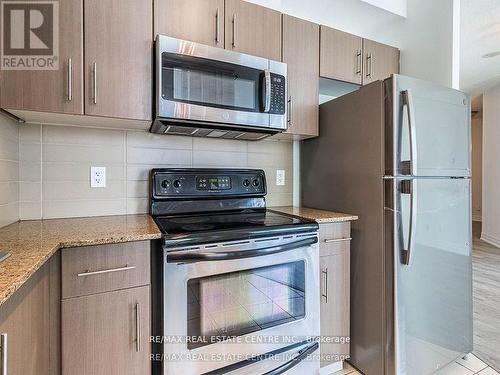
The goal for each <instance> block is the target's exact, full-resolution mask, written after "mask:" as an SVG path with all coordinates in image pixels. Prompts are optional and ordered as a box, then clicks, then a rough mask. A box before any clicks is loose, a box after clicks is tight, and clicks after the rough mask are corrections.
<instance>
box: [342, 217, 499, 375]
mask: <svg viewBox="0 0 500 375" xmlns="http://www.w3.org/2000/svg"><path fill="white" fill-rule="evenodd" d="M473 236H474V244H473V246H474V247H473V258H472V264H473V272H474V273H473V279H474V352H473V354H469V355H468V356H466V357H465V358H463V359H460V360H458V361H456V362H454V363H452V364H450V365H449V366H447V367H446V368H444V369H442V370H440V371H438V372H437V373H436V374H437V375H473V374H480V375H500V372H497V371H496V370H495V368H496V369H498V370H500V351H499V349H498V348H500V308H499V306H500V249H499V248H497V247H494V246H492V245H489V244H487V243H486V242H484V241H481V240H480V236H481V224H480V223H477V222H474V224H473ZM488 364H490V365H491V366H488ZM347 374H351V375H355V374H361V372H359V371H357V370H356V369H355V368H354V367H352V366H351V365H350V364H348V363H345V365H344V369H343V370H341V371H338V372H336V373H335V374H334V375H347Z"/></svg>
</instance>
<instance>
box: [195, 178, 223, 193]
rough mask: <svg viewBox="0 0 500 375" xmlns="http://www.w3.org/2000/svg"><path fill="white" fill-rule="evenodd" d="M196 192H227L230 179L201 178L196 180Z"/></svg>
mask: <svg viewBox="0 0 500 375" xmlns="http://www.w3.org/2000/svg"><path fill="white" fill-rule="evenodd" d="M196 188H197V189H198V190H229V189H231V178H230V177H226V176H203V177H197V178H196Z"/></svg>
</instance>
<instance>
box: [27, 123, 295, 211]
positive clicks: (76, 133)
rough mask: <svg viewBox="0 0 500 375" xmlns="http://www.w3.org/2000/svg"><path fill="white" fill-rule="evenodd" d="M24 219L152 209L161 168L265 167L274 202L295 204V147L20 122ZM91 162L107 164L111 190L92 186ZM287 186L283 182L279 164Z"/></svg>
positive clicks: (282, 143) (271, 202)
mask: <svg viewBox="0 0 500 375" xmlns="http://www.w3.org/2000/svg"><path fill="white" fill-rule="evenodd" d="M20 150H21V155H22V161H21V165H20V171H21V182H20V216H21V219H23V220H26V219H40V218H45V219H47V218H59V217H78V216H98V215H122V214H137V213H147V212H148V211H149V206H148V202H149V189H148V186H149V183H148V181H149V171H150V170H151V169H152V168H158V167H221V168H224V167H232V168H246V167H250V168H262V169H264V171H265V172H266V176H267V183H268V195H267V204H268V205H269V206H280V205H291V204H292V191H293V145H292V143H291V142H286V141H276V140H275V141H267V140H263V141H258V142H246V141H237V140H220V139H209V138H194V137H179V136H169V135H157V134H151V133H147V132H133V131H123V130H105V129H87V128H77V127H64V126H50V125H28V124H25V125H23V126H21V128H20ZM90 166H104V167H106V177H107V181H106V188H94V189H91V188H90V181H89V179H90ZM277 169H284V170H285V179H286V184H285V186H276V170H277Z"/></svg>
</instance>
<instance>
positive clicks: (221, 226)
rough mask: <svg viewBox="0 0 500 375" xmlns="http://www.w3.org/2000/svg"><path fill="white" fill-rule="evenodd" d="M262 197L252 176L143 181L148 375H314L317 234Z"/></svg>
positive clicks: (193, 173) (182, 172)
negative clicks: (154, 242) (152, 254)
mask: <svg viewBox="0 0 500 375" xmlns="http://www.w3.org/2000/svg"><path fill="white" fill-rule="evenodd" d="M265 195H266V178H265V174H264V172H263V171H262V170H250V169H249V170H236V169H154V170H152V171H151V214H152V215H153V217H154V219H155V221H156V223H157V224H158V226H159V228H160V229H161V231H162V233H163V239H162V244H161V246H159V248H158V249H157V250H158V251H156V254H157V256H156V260H155V262H154V264H153V266H154V267H153V270H154V283H153V284H156V288H155V292H154V294H153V310H154V312H155V315H154V316H153V320H154V321H155V324H154V326H153V331H154V335H155V337H156V339H155V340H154V350H153V352H154V356H155V361H156V366H154V367H155V368H156V372H158V373H161V372H163V374H168V375H170V374H183V375H190V374H192V375H200V374H229V373H231V374H268V375H277V374H283V373H286V374H290V375H291V374H301V375H302V374H311V375H312V374H317V373H318V372H319V353H318V352H319V351H318V350H317V349H318V343H317V337H319V335H320V331H319V308H320V307H319V293H318V290H319V266H318V262H319V258H318V257H319V250H318V232H317V231H318V225H317V224H316V223H315V222H311V221H306V220H302V219H299V218H295V217H292V216H287V215H284V214H280V213H277V212H273V211H271V210H268V209H266V203H265ZM158 363H161V364H158Z"/></svg>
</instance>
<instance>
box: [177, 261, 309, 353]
mask: <svg viewBox="0 0 500 375" xmlns="http://www.w3.org/2000/svg"><path fill="white" fill-rule="evenodd" d="M187 303H188V306H187V335H188V336H189V337H191V338H193V337H195V338H197V339H195V340H188V345H187V346H188V349H194V348H197V347H201V346H205V345H209V344H212V343H215V342H218V341H222V340H224V339H227V338H231V337H235V336H241V335H245V334H248V333H251V332H257V331H260V330H263V329H266V328H270V327H274V326H277V325H280V324H284V323H288V322H292V321H294V320H298V319H301V318H303V317H304V316H305V304H306V296H305V263H304V261H298V262H293V263H286V264H280V265H276V266H269V267H262V268H255V269H250V270H244V271H239V272H231V273H226V274H220V275H216V276H208V277H203V278H197V279H191V280H189V281H188V283H187Z"/></svg>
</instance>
